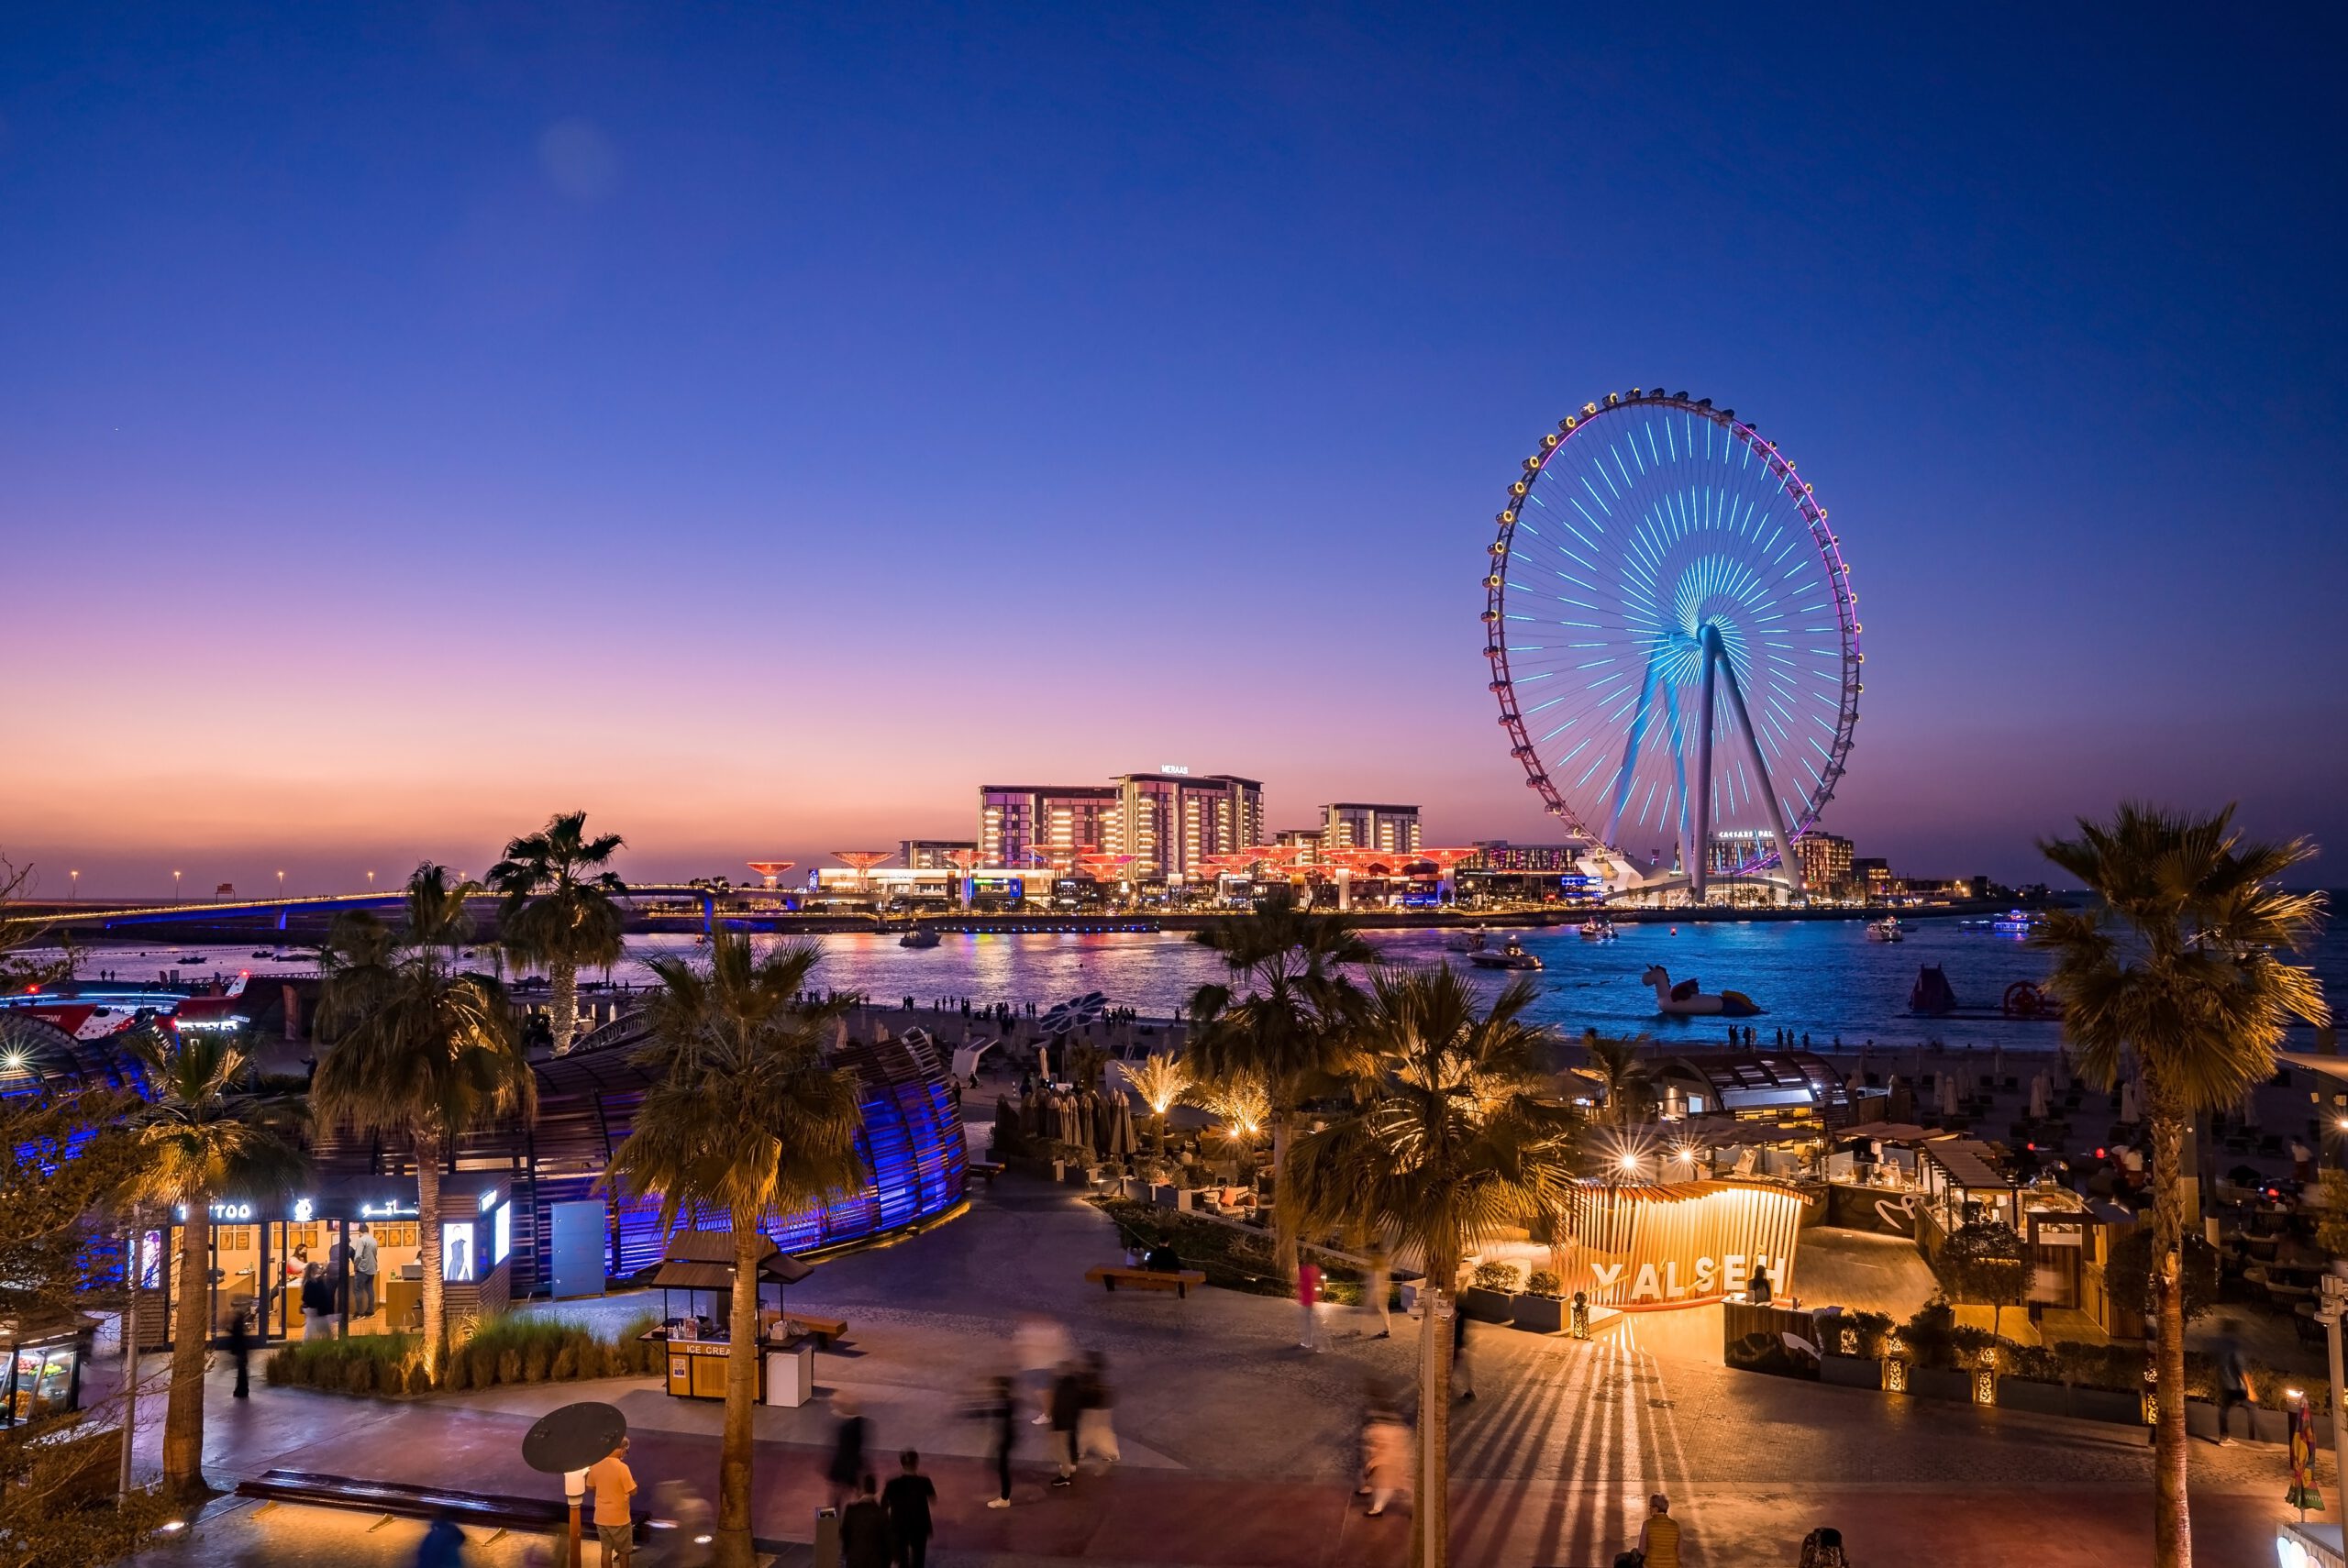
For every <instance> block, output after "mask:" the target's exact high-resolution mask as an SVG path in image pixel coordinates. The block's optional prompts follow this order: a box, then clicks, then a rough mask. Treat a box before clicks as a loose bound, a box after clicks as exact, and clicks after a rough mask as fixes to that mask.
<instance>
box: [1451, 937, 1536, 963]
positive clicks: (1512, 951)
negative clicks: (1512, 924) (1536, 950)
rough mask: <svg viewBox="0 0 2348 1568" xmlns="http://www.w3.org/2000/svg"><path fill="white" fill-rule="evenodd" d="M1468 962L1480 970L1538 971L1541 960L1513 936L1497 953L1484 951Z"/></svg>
mask: <svg viewBox="0 0 2348 1568" xmlns="http://www.w3.org/2000/svg"><path fill="white" fill-rule="evenodd" d="M1467 962H1469V963H1470V964H1473V965H1475V966H1476V967H1478V968H1479V969H1538V968H1539V967H1541V960H1540V959H1538V958H1536V957H1534V955H1532V954H1530V953H1527V952H1526V951H1525V950H1524V944H1523V943H1520V942H1519V941H1517V939H1516V938H1515V937H1513V936H1512V937H1510V938H1509V939H1508V942H1507V943H1506V944H1505V945H1503V946H1502V947H1501V950H1500V951H1499V952H1497V953H1494V952H1491V951H1490V950H1484V951H1479V952H1475V953H1470V954H1469V955H1467Z"/></svg>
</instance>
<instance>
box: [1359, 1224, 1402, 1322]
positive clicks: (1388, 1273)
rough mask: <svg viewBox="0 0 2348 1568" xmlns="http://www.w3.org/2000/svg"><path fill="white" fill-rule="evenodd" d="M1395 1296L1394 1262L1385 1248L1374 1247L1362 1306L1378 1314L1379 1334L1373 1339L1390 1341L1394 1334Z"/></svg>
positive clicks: (1363, 1290)
mask: <svg viewBox="0 0 2348 1568" xmlns="http://www.w3.org/2000/svg"><path fill="white" fill-rule="evenodd" d="M1393 1294H1394V1260H1393V1258H1392V1257H1390V1256H1389V1255H1388V1253H1387V1251H1386V1249H1385V1248H1384V1247H1383V1246H1379V1247H1373V1248H1371V1249H1370V1253H1369V1278H1368V1280H1366V1281H1364V1282H1363V1284H1362V1293H1361V1304H1362V1306H1363V1307H1364V1308H1365V1309H1368V1311H1371V1312H1375V1313H1377V1314H1378V1332H1377V1333H1375V1334H1373V1335H1371V1336H1370V1337H1371V1338H1372V1339H1379V1340H1383V1339H1389V1338H1391V1337H1392V1335H1393V1333H1394V1308H1393V1306H1392V1303H1391V1299H1390V1298H1391V1297H1392V1296H1393Z"/></svg>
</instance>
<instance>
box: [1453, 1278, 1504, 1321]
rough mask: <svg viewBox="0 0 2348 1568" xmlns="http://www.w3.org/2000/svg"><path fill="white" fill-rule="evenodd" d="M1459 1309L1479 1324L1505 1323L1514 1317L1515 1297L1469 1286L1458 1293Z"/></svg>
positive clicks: (1480, 1287)
mask: <svg viewBox="0 0 2348 1568" xmlns="http://www.w3.org/2000/svg"><path fill="white" fill-rule="evenodd" d="M1459 1309H1460V1310H1461V1311H1462V1312H1465V1313H1467V1316H1468V1317H1470V1318H1472V1319H1474V1320H1476V1321H1477V1322H1479V1323H1505V1322H1507V1321H1508V1320H1510V1319H1512V1318H1513V1317H1514V1316H1515V1315H1516V1297H1513V1296H1511V1295H1508V1294H1506V1293H1505V1292H1502V1291H1498V1290H1486V1289H1484V1288H1483V1287H1482V1286H1476V1285H1471V1286H1468V1287H1467V1289H1465V1290H1463V1291H1461V1292H1460V1293H1459Z"/></svg>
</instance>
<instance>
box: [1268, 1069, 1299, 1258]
mask: <svg viewBox="0 0 2348 1568" xmlns="http://www.w3.org/2000/svg"><path fill="white" fill-rule="evenodd" d="M1295 1118H1296V1113H1295V1112H1294V1111H1292V1110H1276V1111H1274V1112H1273V1113H1272V1260H1273V1261H1274V1262H1275V1263H1277V1264H1279V1271H1280V1277H1281V1278H1282V1279H1284V1280H1286V1281H1287V1282H1288V1283H1289V1285H1290V1287H1293V1286H1295V1284H1296V1200H1295V1199H1294V1198H1291V1197H1290V1194H1289V1190H1288V1145H1289V1138H1290V1132H1291V1128H1290V1123H1291V1122H1292V1121H1294V1120H1295Z"/></svg>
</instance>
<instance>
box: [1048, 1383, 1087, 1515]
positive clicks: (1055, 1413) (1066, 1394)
mask: <svg viewBox="0 0 2348 1568" xmlns="http://www.w3.org/2000/svg"><path fill="white" fill-rule="evenodd" d="M1083 1413H1084V1376H1083V1374H1082V1373H1080V1371H1078V1369H1077V1365H1076V1364H1075V1363H1074V1362H1063V1363H1061V1364H1060V1369H1059V1372H1058V1375H1055V1376H1054V1377H1053V1379H1052V1391H1051V1396H1050V1397H1049V1398H1048V1399H1047V1401H1046V1403H1045V1407H1044V1415H1045V1418H1046V1419H1047V1420H1049V1421H1050V1422H1051V1424H1052V1463H1053V1464H1054V1465H1055V1466H1057V1467H1058V1471H1059V1474H1057V1475H1055V1476H1053V1477H1052V1485H1055V1486H1066V1485H1069V1484H1070V1483H1071V1482H1072V1481H1073V1480H1074V1479H1075V1476H1076V1426H1077V1419H1078V1418H1079V1417H1080V1416H1081V1415H1082V1414H1083Z"/></svg>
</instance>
